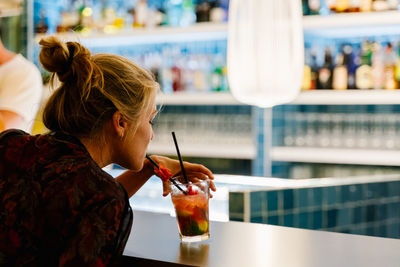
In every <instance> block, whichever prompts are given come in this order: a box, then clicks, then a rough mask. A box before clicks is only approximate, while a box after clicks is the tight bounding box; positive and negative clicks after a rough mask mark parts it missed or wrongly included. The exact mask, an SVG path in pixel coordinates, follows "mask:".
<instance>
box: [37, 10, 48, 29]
mask: <svg viewBox="0 0 400 267" xmlns="http://www.w3.org/2000/svg"><path fill="white" fill-rule="evenodd" d="M48 29H49V26H48V25H47V23H46V12H45V10H44V9H41V10H40V19H39V22H38V23H37V24H36V27H35V32H36V33H46V32H47V31H48Z"/></svg>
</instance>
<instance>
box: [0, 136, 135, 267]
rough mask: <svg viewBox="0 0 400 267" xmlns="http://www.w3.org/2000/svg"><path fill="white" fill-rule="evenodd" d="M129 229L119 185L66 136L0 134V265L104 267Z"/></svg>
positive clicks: (118, 250) (113, 260) (125, 200)
mask: <svg viewBox="0 0 400 267" xmlns="http://www.w3.org/2000/svg"><path fill="white" fill-rule="evenodd" d="M131 226H132V210H131V208H130V206H129V200H128V197H127V194H126V192H125V190H124V189H123V188H122V186H121V185H120V184H119V183H118V182H117V181H115V180H114V179H113V178H112V177H111V176H110V175H108V174H107V173H106V172H104V171H103V170H102V169H101V168H100V167H99V166H98V165H97V164H96V163H95V162H94V161H93V159H92V158H91V157H90V155H89V153H88V152H87V150H86V149H85V147H84V146H83V145H82V143H81V142H80V141H79V140H78V139H77V138H74V137H72V136H67V135H62V134H48V135H37V136H31V135H28V134H27V133H25V132H23V131H19V130H8V131H5V132H3V133H1V134H0V266H109V265H113V264H115V263H116V262H117V261H118V258H119V257H120V256H121V254H122V252H123V249H124V247H125V245H126V241H127V239H128V236H129V233H130V228H131Z"/></svg>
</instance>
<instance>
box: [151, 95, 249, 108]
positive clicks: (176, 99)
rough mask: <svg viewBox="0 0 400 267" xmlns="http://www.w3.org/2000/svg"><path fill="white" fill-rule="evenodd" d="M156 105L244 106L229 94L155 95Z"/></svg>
mask: <svg viewBox="0 0 400 267" xmlns="http://www.w3.org/2000/svg"><path fill="white" fill-rule="evenodd" d="M157 104H161V105H177V106H179V105H199V106H200V105H216V106H218V105H245V104H243V103H241V102H239V101H237V100H236V99H235V98H234V97H233V96H232V94H231V93H229V92H220V93H214V92H210V93H185V92H182V93H181V92H180V93H173V94H170V95H165V94H159V95H157Z"/></svg>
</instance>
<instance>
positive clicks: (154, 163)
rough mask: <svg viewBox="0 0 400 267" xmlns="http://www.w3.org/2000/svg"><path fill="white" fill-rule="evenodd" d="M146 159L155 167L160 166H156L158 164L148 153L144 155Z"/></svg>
mask: <svg viewBox="0 0 400 267" xmlns="http://www.w3.org/2000/svg"><path fill="white" fill-rule="evenodd" d="M146 159H148V160H149V161H150V162H151V163H152V164H153V165H154V166H156V167H157V169H159V168H160V166H158V164H157V163H156V162H155V161H154V160H152V159H151V158H150V156H149V155H146Z"/></svg>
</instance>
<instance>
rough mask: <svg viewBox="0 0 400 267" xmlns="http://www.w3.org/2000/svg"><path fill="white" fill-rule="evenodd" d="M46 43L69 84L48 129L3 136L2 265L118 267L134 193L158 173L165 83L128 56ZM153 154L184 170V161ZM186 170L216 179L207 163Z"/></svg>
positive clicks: (55, 69)
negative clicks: (110, 169) (156, 150)
mask: <svg viewBox="0 0 400 267" xmlns="http://www.w3.org/2000/svg"><path fill="white" fill-rule="evenodd" d="M40 45H41V46H42V49H41V52H40V55H39V58H40V61H41V64H42V65H43V67H44V68H45V69H46V70H48V71H49V72H52V73H53V77H52V78H54V77H55V76H56V77H57V78H58V80H59V81H60V82H61V84H60V86H59V87H58V88H57V89H56V90H55V91H54V93H53V94H52V95H51V97H50V98H49V100H48V102H47V104H46V106H45V109H44V112H43V122H44V124H45V126H46V127H47V128H48V129H49V133H46V134H42V135H36V136H31V135H29V134H27V133H25V132H23V131H21V130H7V131H4V132H3V133H2V134H1V135H0V196H2V197H1V198H0V240H1V242H0V266H25V265H28V266H110V265H114V264H116V263H117V262H118V259H119V257H120V256H121V254H122V252H123V250H124V247H125V244H126V242H127V239H128V236H129V233H130V229H131V225H132V219H133V216H132V211H131V208H130V206H129V199H128V198H129V197H131V196H132V195H133V194H135V192H137V191H138V190H139V189H140V187H141V186H142V185H143V184H144V183H145V182H146V181H147V180H148V179H149V178H150V177H151V176H152V175H154V174H155V170H154V168H153V165H152V164H151V163H150V162H149V161H148V159H146V149H147V146H148V144H149V142H150V141H151V140H152V138H153V136H154V133H153V129H152V121H153V119H154V117H155V116H156V113H157V109H156V105H155V96H156V93H157V91H158V90H159V85H158V83H157V82H156V81H155V80H154V79H153V77H152V76H151V74H150V73H149V72H147V71H145V70H143V69H142V68H140V67H139V66H138V65H136V64H135V63H133V62H132V61H129V60H127V59H126V58H123V57H121V56H117V55H111V54H96V55H92V54H91V53H90V52H89V50H88V49H86V48H85V47H84V46H82V45H81V44H79V43H77V42H67V43H64V42H61V41H60V40H59V39H57V38H56V37H54V36H49V37H46V38H43V39H42V40H41V41H40ZM151 159H152V160H153V161H155V162H156V163H157V164H159V165H160V164H161V165H162V166H164V167H165V168H167V169H169V170H170V172H171V173H172V175H177V174H179V173H180V171H181V169H180V164H179V161H177V160H173V159H169V158H167V157H162V156H156V155H153V156H151ZM111 163H116V164H118V165H120V166H122V167H124V168H126V169H127V170H126V171H125V172H124V173H123V174H121V175H120V176H118V177H116V178H115V179H114V178H113V177H112V176H110V175H109V174H108V173H106V172H105V171H104V170H103V169H102V168H103V167H105V166H107V165H109V164H111ZM184 166H185V171H186V173H187V175H188V177H189V178H190V177H194V175H196V177H199V178H200V179H213V174H212V173H211V171H210V170H209V169H207V168H206V167H204V166H202V165H198V164H192V163H188V162H184ZM192 179H194V178H192ZM162 184H163V195H164V196H166V195H168V193H169V181H168V180H163V181H162ZM211 189H212V190H213V191H215V185H214V184H213V183H212V182H211Z"/></svg>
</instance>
